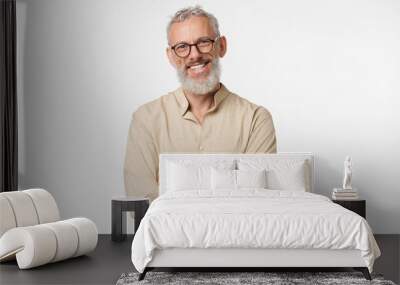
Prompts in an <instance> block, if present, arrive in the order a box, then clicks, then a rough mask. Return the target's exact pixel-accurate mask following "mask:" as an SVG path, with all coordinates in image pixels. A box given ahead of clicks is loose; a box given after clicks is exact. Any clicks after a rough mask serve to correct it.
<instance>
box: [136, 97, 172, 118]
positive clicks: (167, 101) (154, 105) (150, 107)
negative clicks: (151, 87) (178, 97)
mask: <svg viewBox="0 0 400 285" xmlns="http://www.w3.org/2000/svg"><path fill="white" fill-rule="evenodd" d="M174 103H175V91H172V92H168V93H167V94H165V95H162V96H160V97H158V98H156V99H153V100H151V101H149V102H147V103H144V104H143V105H141V106H139V107H138V108H137V109H136V110H135V111H134V112H133V114H132V116H133V117H137V118H146V120H150V119H154V117H157V116H159V115H160V114H161V113H162V111H164V110H166V109H167V108H169V107H170V106H173V104H174Z"/></svg>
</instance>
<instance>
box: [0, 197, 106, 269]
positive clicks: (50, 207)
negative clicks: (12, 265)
mask: <svg viewBox="0 0 400 285" xmlns="http://www.w3.org/2000/svg"><path fill="white" fill-rule="evenodd" d="M97 235H98V232H97V228H96V225H95V224H94V223H93V222H92V221H91V220H89V219H87V218H74V219H68V220H64V221H60V214H59V210H58V207H57V204H56V201H55V200H54V198H53V196H52V195H51V194H50V193H49V192H47V191H46V190H44V189H29V190H24V191H13V192H3V193H0V262H2V261H8V260H12V259H16V260H17V263H18V266H19V268H20V269H28V268H32V267H36V266H40V265H43V264H46V263H51V262H57V261H60V260H64V259H67V258H71V257H76V256H80V255H83V254H86V253H88V252H90V251H92V250H94V249H95V248H96V245H97Z"/></svg>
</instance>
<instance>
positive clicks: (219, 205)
mask: <svg viewBox="0 0 400 285" xmlns="http://www.w3.org/2000/svg"><path fill="white" fill-rule="evenodd" d="M164 248H275V249H276V248H302V249H315V248H317V249H358V250H360V251H361V256H362V258H363V259H364V260H365V264H366V266H367V267H368V269H369V270H370V272H372V267H373V263H374V260H375V259H376V258H377V257H378V256H379V255H380V250H379V248H378V246H377V244H376V241H375V239H374V237H373V235H372V231H371V229H370V227H369V225H368V223H367V222H366V220H365V219H363V218H362V217H360V216H359V215H357V214H355V213H353V212H351V211H349V210H347V209H344V208H342V207H341V206H339V205H337V204H335V203H333V202H332V201H330V200H329V199H328V198H327V197H324V196H321V195H317V194H312V193H308V192H299V191H279V190H274V191H272V190H265V189H257V188H254V189H241V190H240V191H229V190H225V191H223V190H218V192H212V191H207V190H202V191H201V190H197V191H196V190H190V191H189V190H187V191H180V192H170V193H166V194H163V195H161V196H160V197H159V198H157V199H156V200H154V201H153V203H152V204H151V206H150V208H149V210H148V211H147V213H146V215H145V217H144V218H143V220H142V222H141V223H140V226H139V228H138V230H137V233H136V235H135V237H134V239H133V243H132V262H133V264H134V266H135V268H136V269H137V270H138V271H139V272H143V270H144V268H145V267H146V265H147V264H148V263H149V262H150V261H151V260H152V256H153V251H154V249H164Z"/></svg>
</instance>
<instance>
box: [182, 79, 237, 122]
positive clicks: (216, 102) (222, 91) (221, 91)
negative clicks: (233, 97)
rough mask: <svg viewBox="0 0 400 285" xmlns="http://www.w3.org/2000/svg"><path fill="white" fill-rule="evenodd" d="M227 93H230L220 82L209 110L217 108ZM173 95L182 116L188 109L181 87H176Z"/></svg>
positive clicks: (187, 102)
mask: <svg viewBox="0 0 400 285" xmlns="http://www.w3.org/2000/svg"><path fill="white" fill-rule="evenodd" d="M229 94H230V92H229V90H228V89H227V88H226V87H225V85H224V84H222V83H221V87H220V88H219V89H218V91H217V92H216V93H215V94H214V106H213V107H211V109H210V110H209V111H213V110H214V109H216V108H218V106H219V104H220V103H221V102H222V100H224V99H225V97H226V96H228V95H229ZM175 97H176V99H177V101H178V103H179V108H180V111H181V115H182V116H183V115H185V113H186V112H187V110H188V109H189V101H188V100H187V98H186V96H185V93H183V89H182V87H180V88H178V89H177V90H176V91H175Z"/></svg>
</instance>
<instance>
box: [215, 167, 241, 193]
mask: <svg viewBox="0 0 400 285" xmlns="http://www.w3.org/2000/svg"><path fill="white" fill-rule="evenodd" d="M211 189H213V190H216V189H236V170H232V169H215V168H214V167H213V168H211Z"/></svg>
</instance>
